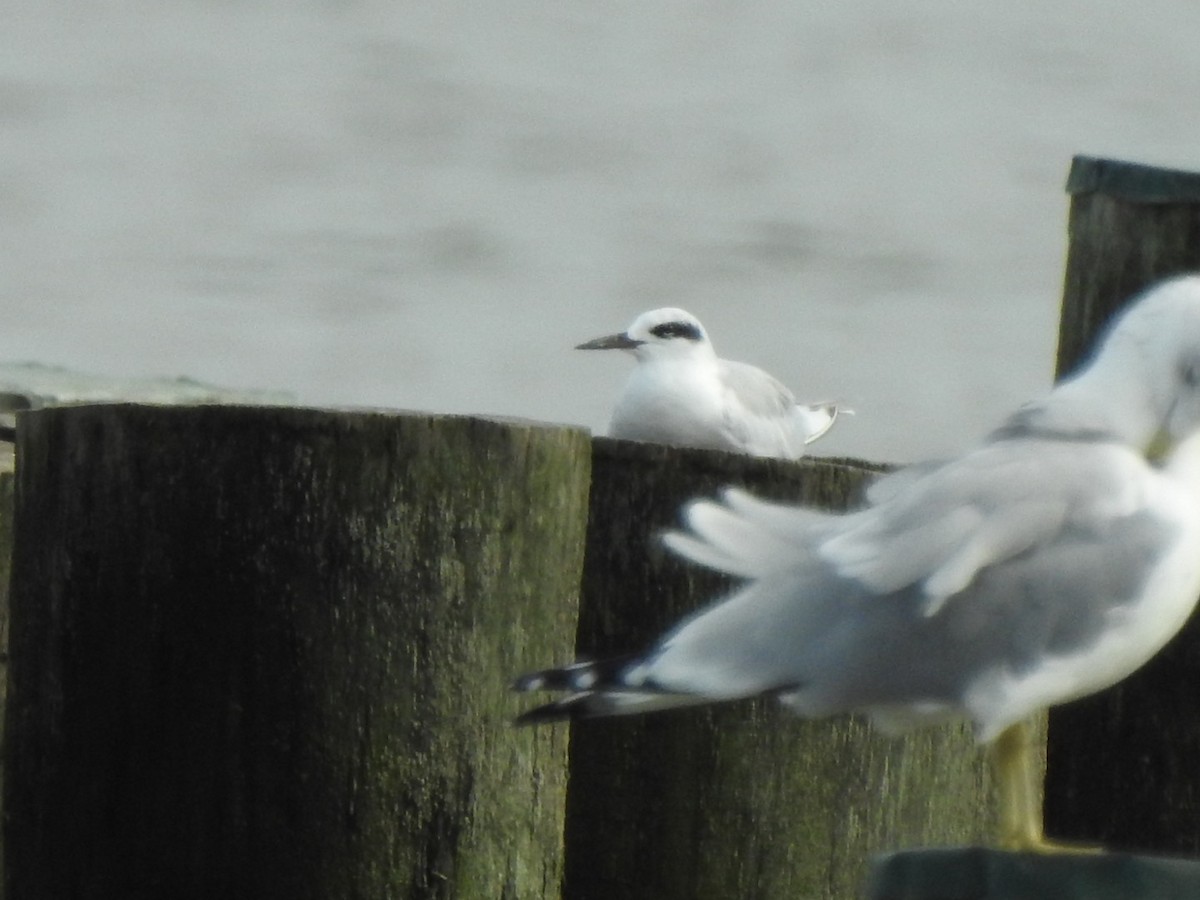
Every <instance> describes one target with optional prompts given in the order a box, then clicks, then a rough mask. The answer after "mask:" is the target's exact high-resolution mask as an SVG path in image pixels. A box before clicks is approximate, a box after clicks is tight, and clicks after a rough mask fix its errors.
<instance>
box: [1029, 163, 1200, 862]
mask: <svg viewBox="0 0 1200 900" xmlns="http://www.w3.org/2000/svg"><path fill="white" fill-rule="evenodd" d="M1067 190H1068V191H1069V192H1070V194H1071V213H1070V246H1069V248H1068V254H1067V277H1066V288H1065V292H1064V299H1063V316H1062V320H1063V325H1062V331H1061V335H1062V337H1061V339H1060V341H1059V359H1058V371H1059V374H1064V373H1066V372H1069V371H1070V370H1071V369H1072V368H1074V366H1075V365H1076V364H1077V363H1078V361H1079V360H1080V358H1081V356H1082V355H1083V354H1084V352H1085V351H1086V348H1087V347H1089V346H1090V345H1091V343H1092V341H1093V339H1094V338H1095V336H1096V333H1097V331H1099V330H1100V329H1101V328H1102V327H1103V325H1104V323H1105V322H1106V321H1107V320H1108V318H1109V317H1110V316H1111V315H1112V313H1113V312H1115V311H1116V310H1117V309H1118V308H1119V307H1120V305H1121V304H1123V303H1124V302H1125V301H1126V300H1128V299H1129V298H1130V297H1131V296H1132V295H1133V294H1134V293H1136V292H1137V291H1138V290H1140V289H1141V288H1143V287H1145V286H1147V285H1148V284H1150V283H1152V282H1154V281H1157V280H1159V279H1161V278H1164V277H1167V276H1169V275H1175V274H1178V273H1180V272H1187V271H1197V270H1200V173H1191V172H1178V171H1172V170H1166V169H1158V168H1153V167H1149V166H1141V165H1132V164H1129V163H1121V162H1113V161H1109V160H1099V159H1090V158H1084V157H1078V158H1076V159H1075V161H1074V165H1073V166H1072V169H1071V175H1070V178H1069V180H1068V183H1067ZM1048 757H1049V763H1048V771H1047V779H1046V825H1047V830H1048V831H1049V832H1050V833H1052V834H1054V835H1061V836H1063V837H1069V838H1072V839H1077V840H1086V841H1093V842H1100V843H1102V844H1105V845H1108V846H1113V847H1120V848H1123V849H1129V850H1140V851H1156V852H1174V853H1187V854H1189V855H1193V856H1195V855H1200V767H1198V766H1197V762H1196V761H1197V759H1200V620H1197V619H1195V618H1193V619H1192V621H1191V622H1190V623H1189V625H1188V626H1187V627H1185V629H1184V630H1183V632H1182V633H1181V634H1180V635H1179V636H1178V637H1176V639H1175V640H1174V641H1173V642H1172V643H1171V644H1170V645H1169V646H1168V647H1167V648H1166V649H1165V650H1164V651H1163V652H1162V653H1161V654H1159V656H1158V657H1157V658H1155V659H1154V660H1153V661H1151V662H1150V664H1149V665H1147V666H1146V667H1145V668H1144V669H1142V670H1141V671H1140V672H1138V673H1137V674H1135V675H1134V676H1133V677H1131V678H1129V679H1128V680H1126V681H1125V682H1123V683H1121V684H1119V685H1117V686H1116V687H1115V688H1113V689H1112V690H1110V691H1106V692H1105V693H1103V694H1100V695H1097V696H1095V697H1091V698H1088V699H1085V700H1082V701H1080V702H1078V703H1075V704H1072V705H1070V706H1065V707H1062V708H1060V709H1057V710H1054V711H1053V712H1052V713H1051V716H1050V737H1049V747H1048Z"/></svg>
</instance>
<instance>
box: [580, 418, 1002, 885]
mask: <svg viewBox="0 0 1200 900" xmlns="http://www.w3.org/2000/svg"><path fill="white" fill-rule="evenodd" d="M875 471H878V467H868V466H864V465H862V464H859V463H854V462H847V461H835V460H811V461H810V460H805V461H803V462H801V463H799V464H793V463H787V462H781V461H775V460H759V459H751V458H748V457H739V456H732V455H728V454H722V453H712V452H707V451H700V450H680V449H675V448H668V447H659V446H653V445H648V444H633V443H627V442H623V441H611V440H605V439H597V440H596V442H595V450H594V456H593V465H592V472H593V481H592V492H591V513H590V521H589V527H588V544H587V561H586V564H585V574H584V586H583V592H582V597H581V610H580V633H579V648H578V649H579V651H580V653H582V654H586V655H593V656H599V655H604V654H609V653H619V652H627V651H631V650H636V649H640V647H641V645H644V644H645V643H648V642H649V641H650V640H651V639H653V638H654V637H656V636H658V634H659V633H660V632H661V631H662V630H663V629H664V628H666V627H667V626H668V625H670V624H672V623H673V622H675V621H677V620H678V619H679V618H680V617H681V616H683V615H684V614H686V613H688V612H690V611H692V610H694V609H697V608H699V607H700V606H702V605H705V604H706V603H708V602H710V601H711V600H713V599H715V598H717V597H719V596H720V594H721V593H722V592H723V591H724V590H726V589H727V588H728V587H729V583H728V582H727V581H725V580H724V579H722V578H719V577H717V576H715V575H713V574H712V573H708V572H704V571H701V570H699V569H697V568H696V567H694V566H691V565H688V564H684V563H682V562H680V561H678V560H676V559H674V558H672V557H671V556H670V555H669V554H667V553H666V552H665V551H664V550H663V549H662V548H661V546H660V545H659V542H658V540H657V535H658V533H659V532H660V531H661V530H662V529H664V528H667V527H671V526H675V525H677V524H679V509H680V506H681V505H682V504H683V503H684V502H685V501H686V500H689V499H692V498H693V497H697V496H712V495H713V494H714V493H715V492H716V491H717V489H718V488H720V487H723V486H724V485H727V484H738V485H742V486H746V487H748V488H751V489H752V490H754V491H755V492H756V493H757V494H759V495H761V496H766V497H772V498H775V499H780V500H789V501H802V502H806V503H815V504H818V505H823V506H826V507H829V508H842V507H844V506H845V505H846V504H847V502H848V501H849V500H850V499H851V497H852V496H854V495H855V493H856V491H857V489H858V488H859V487H860V485H861V484H862V483H863V481H864V479H865V477H867V476H868V475H870V474H872V473H873V472H875ZM988 790H989V780H988V774H987V772H986V768H985V766H984V765H983V763H982V759H981V756H980V754H979V752H978V750H977V749H976V748H975V746H974V744H973V742H972V739H971V736H970V734H969V732H968V731H967V729H965V728H963V727H958V728H945V729H933V730H927V731H923V732H919V733H917V734H915V735H913V736H912V737H910V738H906V739H904V740H896V739H891V738H887V737H883V736H880V735H879V734H877V733H874V732H872V731H871V730H870V728H869V726H868V725H867V724H866V723H865V722H863V721H859V720H855V719H847V718H845V717H843V718H839V719H833V720H828V721H819V722H805V721H802V720H799V719H797V718H795V717H793V716H790V715H788V714H787V713H786V712H785V711H783V710H781V709H779V708H778V707H777V706H776V705H775V704H774V703H768V702H763V703H745V704H736V705H728V706H724V707H717V708H706V709H697V710H687V711H677V712H669V713H662V714H657V715H651V716H646V717H638V718H631V719H626V720H621V719H606V720H601V721H594V722H581V723H578V724H577V725H575V726H574V728H573V731H572V738H571V787H570V791H569V793H568V805H567V844H568V850H567V863H566V869H567V875H566V888H565V892H564V897H566V898H569V900H601V898H603V900H611V898H614V897H620V898H623V900H638V898H646V900H650V898H654V900H674V898H681V900H682V898H696V897H713V898H727V897H728V898H732V897H739V898H745V897H762V898H776V897H778V898H784V897H804V898H849V897H854V896H858V893H859V890H860V888H861V886H862V883H863V879H864V876H865V873H866V865H867V859H868V856H869V855H870V854H871V853H874V852H878V851H881V850H885V849H894V848H897V847H902V846H913V845H926V844H930V843H932V844H941V845H944V844H955V843H971V842H974V841H977V840H979V839H981V838H984V837H985V836H987V835H988V834H990V833H991V830H992V826H993V820H992V806H991V804H990V802H989V797H988Z"/></svg>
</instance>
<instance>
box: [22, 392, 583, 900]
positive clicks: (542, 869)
mask: <svg viewBox="0 0 1200 900" xmlns="http://www.w3.org/2000/svg"><path fill="white" fill-rule="evenodd" d="M19 440H20V445H19V460H20V467H19V469H20V470H19V473H18V484H17V519H16V521H17V523H18V528H17V535H16V547H15V554H14V579H13V586H14V590H13V607H12V665H11V672H10V674H11V687H12V692H11V696H10V707H9V717H8V726H9V731H8V733H9V738H10V740H9V744H8V754H7V764H8V771H9V775H10V778H9V780H8V791H7V804H8V813H9V819H8V831H7V838H8V841H9V847H10V850H11V853H10V860H11V861H12V864H11V866H10V869H9V877H10V882H9V883H10V886H11V890H12V893H11V894H10V896H19V897H22V898H25V900H43V898H45V900H50V898H54V900H60V898H66V897H70V898H75V900H93V898H95V900H100V898H113V900H117V898H119V900H137V898H155V900H158V898H166V897H170V898H173V900H178V898H205V900H211V898H216V897H220V898H255V900H263V898H281V900H283V898H286V900H298V898H313V900H318V898H320V900H340V898H468V897H470V898H475V897H480V898H482V897H487V898H497V897H504V898H555V897H557V896H558V895H559V882H560V876H561V859H562V849H561V835H562V805H563V792H564V789H565V780H566V750H567V747H566V739H565V735H564V733H563V732H561V731H556V730H551V729H521V730H518V729H514V728H512V727H511V725H510V721H511V719H512V717H513V715H515V714H516V712H517V711H518V706H519V704H518V703H517V700H516V698H514V697H512V696H510V694H509V692H508V684H509V681H510V679H511V677H512V675H513V673H514V672H517V671H521V670H523V669H527V668H530V667H532V666H534V665H535V664H538V663H540V662H542V661H544V659H545V657H546V655H547V654H551V655H557V654H562V655H567V654H569V653H570V650H571V645H572V643H573V639H574V633H575V618H576V600H577V597H576V595H577V589H578V584H579V578H580V571H581V565H582V550H581V548H582V546H583V532H584V527H585V521H586V501H587V485H588V472H589V466H590V448H589V444H588V439H587V435H586V434H585V433H583V432H581V431H576V430H572V429H565V428H548V427H534V426H530V425H525V424H500V423H496V422H490V421H483V420H478V419H469V418H454V417H429V416H418V415H383V414H371V413H351V412H344V413H342V412H324V411H317V410H302V409H272V408H246V407H215V406H214V407H196V408H165V407H146V406H130V405H114V406H93V407H77V408H59V409H49V410H43V411H38V412H36V413H30V414H28V415H25V416H24V417H23V418H22V420H21V427H20V439H19Z"/></svg>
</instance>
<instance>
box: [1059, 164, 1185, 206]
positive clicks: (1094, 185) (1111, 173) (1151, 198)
mask: <svg viewBox="0 0 1200 900" xmlns="http://www.w3.org/2000/svg"><path fill="white" fill-rule="evenodd" d="M1067 193H1068V194H1070V195H1071V196H1072V197H1075V196H1078V195H1080V194H1107V195H1108V196H1110V197H1116V198H1117V199H1119V200H1127V201H1130V202H1133V203H1200V173H1197V172H1187V171H1184V170H1182V169H1164V168H1160V167H1158V166H1148V165H1143V164H1141V163H1131V162H1123V161H1121V160H1115V159H1100V158H1098V157H1094V156H1076V157H1074V158H1073V159H1072V160H1071V172H1070V174H1069V175H1067Z"/></svg>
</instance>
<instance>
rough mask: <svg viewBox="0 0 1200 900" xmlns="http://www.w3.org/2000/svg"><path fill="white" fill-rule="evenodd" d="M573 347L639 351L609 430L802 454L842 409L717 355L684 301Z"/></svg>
mask: <svg viewBox="0 0 1200 900" xmlns="http://www.w3.org/2000/svg"><path fill="white" fill-rule="evenodd" d="M575 349H576V350H628V351H630V352H631V353H633V355H634V356H635V357H637V365H636V366H634V369H633V373H632V374H631V375H630V376H629V382H628V383H627V384H626V385H625V391H624V392H623V393H622V394H621V397H620V398H619V399H618V400H617V405H616V408H615V409H614V410H613V415H612V421H611V422H610V423H609V426H608V436H609V437H614V438H624V439H626V440H632V441H653V442H655V443H660V444H675V445H677V446H682V447H702V448H706V449H709V450H730V451H733V452H735V453H748V454H750V455H752V456H774V457H780V458H783V459H798V458H799V457H801V456H802V455H803V454H804V448H805V445H807V444H811V443H812V442H813V441H815V440H816V439H817V438H819V437H820V436H821V435H823V434H824V433H825V432H826V431H828V430H829V428H830V426H832V425H833V422H834V419H836V418H837V415H838V408H837V406H835V405H833V404H831V403H822V404H816V405H813V406H800V405H797V403H796V398H795V397H793V396H792V392H791V391H789V390H788V389H787V388H786V387H784V386H783V385H782V384H780V383H779V382H778V381H776V380H775V379H774V378H772V377H771V376H770V375H768V374H767V373H766V372H764V371H763V370H762V369H758V368H755V367H754V366H751V365H747V364H746V363H740V362H730V361H728V360H724V359H719V358H718V357H717V354H716V353H715V352H714V351H713V347H712V344H711V343H710V342H709V340H708V334H707V333H705V331H704V326H703V325H701V324H700V320H699V319H697V318H696V317H695V316H693V315H692V314H691V313H688V312H685V311H684V310H682V309H672V308H666V309H654V310H651V311H650V312H647V313H642V314H641V315H640V316H638V317H637V318H636V319H635V320H634V322H633V324H632V325H630V326H629V330H628V331H624V332H622V333H621V334H613V335H609V336H608V337H602V338H597V339H596V340H594V341H588V342H587V343H585V344H580V345H579V346H578V347H576V348H575Z"/></svg>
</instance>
